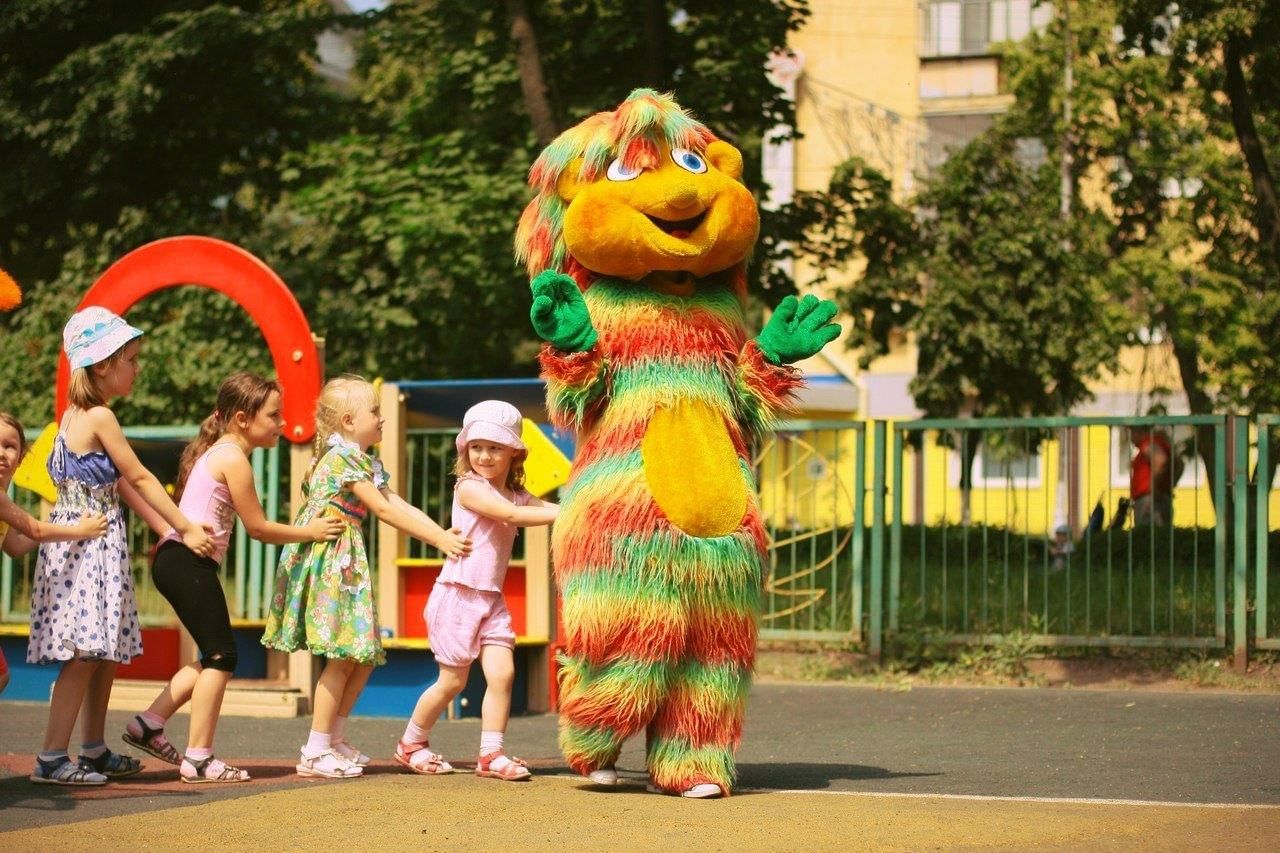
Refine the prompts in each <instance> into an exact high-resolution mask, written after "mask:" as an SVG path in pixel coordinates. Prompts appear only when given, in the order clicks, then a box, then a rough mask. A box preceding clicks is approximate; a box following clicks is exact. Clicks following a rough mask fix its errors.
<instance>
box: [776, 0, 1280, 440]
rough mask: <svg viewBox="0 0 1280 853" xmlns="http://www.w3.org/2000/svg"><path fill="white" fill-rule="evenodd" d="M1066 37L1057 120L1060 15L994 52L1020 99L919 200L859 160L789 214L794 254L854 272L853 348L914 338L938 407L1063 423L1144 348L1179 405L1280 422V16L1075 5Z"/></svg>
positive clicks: (925, 387) (1269, 8) (1205, 1)
mask: <svg viewBox="0 0 1280 853" xmlns="http://www.w3.org/2000/svg"><path fill="white" fill-rule="evenodd" d="M1071 38H1072V42H1073V54H1074V62H1073V76H1074V81H1075V85H1074V89H1073V91H1072V95H1071V97H1072V103H1073V108H1074V109H1073V115H1074V118H1073V120H1072V122H1071V125H1070V126H1069V127H1068V126H1065V125H1064V122H1063V110H1062V105H1063V91H1064V90H1063V82H1062V81H1063V74H1062V57H1063V55H1064V30H1063V27H1062V19H1061V16H1059V17H1058V18H1056V19H1055V22H1054V23H1053V24H1051V25H1050V26H1049V27H1048V28H1046V29H1045V30H1044V31H1043V32H1039V33H1035V34H1032V35H1031V36H1030V37H1029V38H1027V39H1026V40H1024V41H1023V42H1021V43H1019V44H1017V45H1010V46H1006V48H1005V50H1004V52H1003V58H1002V75H1003V77H1004V80H1005V85H1006V87H1007V89H1008V91H1009V92H1010V93H1011V94H1013V95H1014V98H1015V101H1014V104H1013V106H1012V107H1011V108H1010V110H1009V111H1008V113H1007V114H1005V115H1003V116H1002V117H1001V118H1000V119H999V120H998V121H997V122H996V123H995V125H994V126H993V127H992V128H991V129H990V130H989V131H988V132H986V133H985V134H983V135H982V136H980V137H979V138H977V139H975V140H974V141H973V142H972V143H970V144H969V145H968V146H967V147H965V148H963V149H962V150H959V151H956V152H953V156H952V158H951V159H950V160H949V161H948V162H947V164H946V165H945V166H943V167H942V168H941V169H940V170H939V171H937V172H936V173H935V174H933V175H930V176H928V177H927V179H926V180H925V181H924V184H923V187H924V188H923V189H922V190H921V192H920V193H919V194H918V196H917V197H915V198H913V199H908V200H905V201H904V202H903V203H902V204H901V205H898V204H895V203H894V201H893V199H892V196H891V194H890V193H889V188H888V186H887V184H884V182H883V179H882V178H880V177H879V176H877V175H875V174H874V173H872V172H871V171H870V170H868V169H867V168H866V167H865V166H863V165H862V164H860V163H856V162H855V163H850V164H846V166H845V167H844V168H842V169H841V170H839V171H838V172H837V174H836V176H835V178H834V179H833V181H832V184H831V187H830V188H829V192H828V193H826V194H822V195H819V196H809V197H806V198H804V199H802V204H801V206H800V210H799V211H798V217H797V218H796V219H795V220H794V221H793V224H794V225H795V226H796V227H797V228H799V229H801V230H802V231H803V232H804V233H805V238H804V240H803V247H804V248H805V249H806V250H811V251H813V252H815V253H816V256H817V257H818V258H819V259H820V260H822V261H823V262H825V263H827V264H829V265H831V266H832V268H844V269H848V268H849V264H850V263H853V262H857V263H863V264H865V266H866V274H865V275H864V276H862V277H861V278H858V279H857V280H856V282H854V283H853V284H852V285H851V286H849V287H848V288H847V289H846V292H845V296H844V300H845V304H846V306H847V307H848V308H849V309H850V311H852V312H854V332H853V334H852V335H851V336H850V338H849V342H850V344H851V345H853V346H857V347H862V348H863V352H864V354H865V356H864V361H865V360H870V359H871V358H874V357H876V356H878V355H880V354H882V353H883V352H884V351H885V348H886V347H887V346H888V345H889V344H890V342H891V341H894V340H896V339H897V338H896V336H901V335H904V334H914V335H915V336H916V338H917V340H918V342H919V344H920V357H919V358H920V361H919V374H918V376H917V378H916V380H915V383H914V384H913V386H912V390H913V392H914V393H915V395H916V399H917V401H918V403H919V405H920V406H921V408H922V409H924V410H925V411H926V412H928V413H930V414H938V415H941V414H948V415H953V414H959V413H962V412H965V411H972V412H973V413H975V414H1032V413H1034V414H1053V413H1061V412H1065V411H1067V410H1069V408H1070V407H1071V406H1072V405H1073V404H1075V403H1077V402H1079V401H1080V400H1082V399H1084V397H1085V396H1087V393H1088V392H1087V386H1088V382H1089V381H1090V380H1091V379H1092V378H1094V377H1095V376H1096V375H1097V372H1098V370H1099V369H1100V368H1102V367H1104V366H1106V365H1107V364H1108V362H1109V361H1110V360H1111V358H1112V356H1113V354H1114V353H1116V352H1117V351H1118V350H1119V348H1120V347H1122V346H1123V345H1125V344H1128V343H1142V342H1145V341H1147V340H1150V339H1152V338H1154V339H1156V340H1161V339H1163V340H1167V341H1168V342H1169V343H1170V345H1171V346H1172V349H1173V353H1174V355H1175V357H1176V360H1177V363H1178V365H1179V367H1180V370H1181V375H1182V383H1183V388H1184V390H1185V392H1186V395H1187V398H1188V401H1189V404H1190V407H1191V411H1192V412H1195V413H1207V412H1218V411H1227V410H1243V411H1255V412H1257V411H1276V410H1277V406H1280V356H1278V355H1277V352H1276V350H1275V348H1274V347H1273V346H1271V343H1272V342H1273V341H1275V340H1276V339H1277V333H1278V332H1280V297H1278V293H1277V289H1276V286H1275V281H1276V269H1277V246H1280V243H1278V242H1277V240H1276V239H1275V238H1274V235H1275V234H1276V223H1277V222H1280V215H1278V214H1277V211H1276V205H1275V201H1274V198H1275V191H1274V189H1273V188H1272V181H1271V175H1272V171H1273V164H1274V163H1275V162H1276V156H1277V153H1278V152H1280V147H1278V144H1280V83H1278V82H1277V81H1278V80H1280V75H1278V74H1277V73H1276V72H1277V71H1280V8H1278V7H1277V5H1276V4H1274V3H1268V2H1265V0H1247V2H1234V0H1187V1H1186V2H1177V3H1169V2H1168V0H1106V2H1098V3H1078V2H1076V3H1072V8H1071ZM1064 140H1065V142H1066V147H1067V149H1068V151H1069V152H1070V155H1071V180H1072V182H1073V185H1074V187H1075V193H1074V196H1075V204H1074V206H1073V208H1072V211H1071V217H1070V221H1069V222H1067V223H1064V222H1062V221H1060V220H1059V219H1058V217H1057V215H1056V209H1057V205H1058V202H1059V185H1058V180H1057V169H1058V162H1059V155H1058V152H1060V151H1061V150H1062V147H1063V143H1064ZM1037 149H1038V150H1039V151H1040V152H1043V154H1044V155H1047V157H1046V159H1044V161H1043V162H1041V163H1040V164H1039V165H1029V163H1032V164H1034V163H1035V161H1036V160H1037V159H1038V158H1036V157H1030V158H1028V157H1027V156H1026V155H1027V154H1028V153H1033V152H1034V151H1035V150H1037ZM908 210H911V211H917V212H918V215H916V216H912V215H909V214H908V212H907V211H908ZM1063 247H1069V248H1067V249H1066V250H1064V248H1063ZM1206 446H1208V445H1207V444H1206Z"/></svg>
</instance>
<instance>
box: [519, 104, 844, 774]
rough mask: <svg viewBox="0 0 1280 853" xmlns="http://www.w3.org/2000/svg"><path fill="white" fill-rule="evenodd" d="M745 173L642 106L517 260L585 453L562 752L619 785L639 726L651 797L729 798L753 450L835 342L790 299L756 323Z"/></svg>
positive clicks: (738, 714) (556, 196) (615, 115)
mask: <svg viewBox="0 0 1280 853" xmlns="http://www.w3.org/2000/svg"><path fill="white" fill-rule="evenodd" d="M741 179H742V155H741V154H740V153H739V152H738V150H737V149H736V148H734V147H733V146H732V145H730V144H728V143H727V142H723V141H721V140H718V139H717V138H716V137H715V136H714V135H713V134H712V133H711V131H709V130H708V129H707V128H706V127H704V126H703V125H702V124H700V123H699V122H697V121H696V120H694V119H693V118H691V117H690V116H689V115H688V114H686V113H685V112H684V111H683V110H682V109H681V108H680V107H679V105H677V104H676V103H675V101H674V100H673V99H672V98H671V97H670V96H669V95H662V94H659V93H657V92H654V91H652V90H648V89H637V90H636V91H634V92H632V93H631V95H630V96H629V97H628V98H627V99H626V101H624V102H623V103H622V104H621V105H620V106H619V107H618V108H617V109H616V110H614V111H612V112H602V113H597V114H596V115H593V116H591V117H590V118H588V119H586V120H584V121H583V122H582V123H581V124H579V125H577V126H576V127H573V128H570V129H569V130H567V131H565V132H564V133H562V134H561V135H560V136H559V137H558V138H557V139H556V140H555V141H554V142H552V143H551V144H550V145H549V146H547V148H546V150H545V151H543V152H542V154H541V155H540V156H539V157H538V159H537V161H536V162H535V163H534V165H533V168H532V170H531V171H530V176H529V183H530V185H531V186H532V187H534V189H535V190H536V191H537V197H536V198H534V199H533V201H532V202H530V203H529V206H528V207H527V208H526V209H525V211H524V214H523V216H522V217H521V219H520V225H519V228H518V230H517V233H516V255H517V257H518V258H519V259H520V260H521V261H523V262H524V263H525V264H526V265H527V267H528V269H529V273H530V275H531V276H533V277H534V278H533V285H532V288H533V308H532V311H531V314H530V316H531V319H532V321H533V326H534V328H535V330H536V331H537V333H538V335H539V336H540V337H541V338H543V339H544V340H545V341H547V345H546V346H545V347H544V348H543V351H542V354H541V363H542V369H543V376H544V378H545V379H546V380H547V408H548V410H549V413H550V416H551V420H552V423H553V424H554V425H555V426H556V427H557V428H558V429H562V430H574V431H576V432H577V435H578V450H577V456H576V459H575V461H574V468H573V473H572V475H571V476H570V479H569V482H568V483H567V484H566V486H565V487H564V490H563V492H562V504H561V514H560V518H559V520H558V521H557V523H556V526H555V532H554V534H553V540H552V550H553V557H554V561H555V571H556V580H557V583H558V584H559V588H560V591H561V593H562V594H563V605H564V606H563V621H562V627H563V633H564V641H565V646H564V655H563V657H562V658H561V664H562V667H561V672H560V713H561V728H560V747H561V749H562V751H563V752H564V755H565V757H566V758H567V759H568V761H569V763H570V765H572V767H573V768H574V769H575V770H576V771H578V772H579V773H582V774H585V775H588V776H589V777H590V778H591V779H592V781H594V782H596V783H597V784H602V785H612V784H616V783H617V780H618V776H617V772H616V770H615V769H614V762H615V761H616V760H617V758H618V753H619V751H620V750H621V748H622V744H623V742H624V741H625V740H626V739H627V738H628V737H630V736H631V735H633V734H636V733H637V732H639V731H641V730H642V729H647V733H648V769H649V776H650V779H651V782H652V786H651V787H653V788H656V789H658V790H661V791H663V792H665V793H670V794H682V795H684V796H689V797H716V796H724V795H727V794H728V793H729V791H730V788H731V787H732V785H733V782H734V775H735V773H734V752H735V750H736V748H737V746H738V742H739V740H740V738H741V733H742V719H743V715H744V711H745V701H746V697H747V692H748V689H749V688H750V684H751V670H752V664H753V662H754V658H755V643H756V628H757V622H758V619H759V609H760V593H761V585H762V582H763V570H764V560H763V557H764V554H765V547H766V536H765V531H764V526H763V524H762V523H761V519H760V512H759V508H758V506H757V500H756V496H755V482H754V475H753V472H752V464H751V457H750V452H749V447H750V446H751V444H752V442H753V441H754V440H755V439H757V438H759V437H760V436H761V435H762V434H763V433H764V432H765V431H766V430H767V429H768V428H769V425H770V422H771V418H772V417H773V415H774V413H775V412H777V411H778V410H779V409H781V408H783V407H784V406H785V405H786V404H787V402H788V399H789V398H790V396H791V395H792V394H793V393H794V392H795V391H796V390H797V388H798V387H799V386H800V384H801V381H802V380H801V377H800V374H799V371H797V370H796V369H795V368H792V367H789V366H787V365H788V364H789V363H791V362H793V361H797V360H799V359H802V358H807V357H809V356H811V355H814V354H815V353H817V352H818V351H819V350H820V349H821V348H822V346H823V345H824V344H826V343H827V342H829V341H831V340H833V339H834V338H835V337H836V336H837V335H838V334H839V327H838V326H836V325H835V324H833V323H832V322H831V320H832V318H833V317H834V315H835V312H836V308H835V305H834V304H832V303H830V302H825V301H821V300H818V299H816V298H815V297H813V296H806V297H805V298H804V300H796V298H795V297H788V298H787V299H786V300H784V301H783V303H782V304H781V305H780V306H779V307H778V309H777V311H776V312H775V313H774V314H773V316H772V318H771V319H770V320H769V322H768V324H767V325H766V327H765V329H764V331H762V332H761V333H760V336H759V337H757V338H756V339H754V340H749V339H748V337H747V332H746V329H745V327H744V316H743V309H744V299H745V295H746V293H745V286H746V259H747V257H748V255H749V254H750V252H751V248H752V245H753V244H754V243H755V240H756V234H757V232H758V230H759V216H758V213H757V211H756V204H755V200H754V198H753V197H752V195H751V193H750V192H749V191H748V190H747V189H746V187H744V186H743V185H742V183H741Z"/></svg>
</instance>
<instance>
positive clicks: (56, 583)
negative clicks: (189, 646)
mask: <svg viewBox="0 0 1280 853" xmlns="http://www.w3.org/2000/svg"><path fill="white" fill-rule="evenodd" d="M141 335H142V330H141V329H135V328H134V327H133V326H130V325H129V324H128V323H126V322H125V321H124V320H123V319H121V318H120V317H118V316H116V315H115V314H114V313H112V312H111V311H108V310H107V309H106V308H100V307H97V306H94V307H91V308H85V309H84V310H82V311H79V312H77V313H76V314H75V315H74V316H72V318H71V319H70V320H69V321H68V322H67V325H66V328H65V329H64V330H63V332H62V342H63V348H64V349H65V351H66V354H67V360H68V362H69V363H70V366H71V384H70V388H69V390H68V393H67V402H68V404H69V405H68V407H67V411H66V413H65V414H64V415H63V417H62V422H61V424H59V428H58V434H57V437H56V438H55V439H54V444H53V451H52V453H51V454H50V456H49V463H48V465H49V474H50V476H52V478H53V482H54V484H55V485H56V486H57V487H58V500H57V503H55V504H54V507H53V512H52V514H51V515H50V518H49V520H50V521H52V522H54V523H55V524H67V523H74V522H75V521H76V520H78V519H79V518H80V516H81V514H83V513H85V512H95V513H102V514H103V515H105V516H106V517H107V533H106V535H105V536H103V537H102V538H100V539H91V540H83V541H74V542H54V543H46V544H44V545H41V546H40V557H39V559H38V561H37V562H36V569H35V575H34V577H33V578H32V590H31V634H30V640H29V642H28V644H27V662H28V663H41V664H52V663H57V664H61V666H62V670H61V671H60V672H59V673H58V678H57V680H56V681H55V682H54V685H53V697H52V699H51V700H50V703H49V723H48V726H47V728H46V729H45V735H44V745H43V747H42V749H41V751H40V754H39V756H38V757H37V758H36V767H35V770H34V771H33V772H32V774H31V781H33V782H38V783H42V784H51V785H102V784H105V783H106V782H107V780H108V779H111V778H116V777H120V776H131V775H133V774H134V773H137V772H138V771H139V770H141V769H142V764H141V762H139V761H138V760H137V759H136V758H131V757H129V756H126V755H119V754H117V753H114V752H112V751H111V750H109V749H107V745H106V743H105V742H104V740H103V726H104V725H105V723H106V716H107V700H108V699H109V698H110V696H111V684H112V682H113V681H114V680H115V675H116V667H117V666H119V665H120V664H122V663H128V662H129V661H130V659H131V658H133V657H134V656H135V655H140V654H142V636H141V630H140V628H139V625H138V606H137V603H136V601H135V599H134V594H133V569H132V566H131V564H130V561H129V544H128V540H127V538H126V536H125V519H124V515H123V514H122V513H121V512H120V502H119V497H120V496H123V497H124V498H125V500H126V501H127V502H128V503H129V505H130V506H131V507H133V508H134V509H135V510H137V511H138V512H139V513H140V514H142V515H144V516H145V517H149V518H154V516H155V515H157V514H158V515H159V516H160V517H161V518H163V519H164V522H166V523H167V524H168V525H169V526H171V527H173V529H174V530H175V531H177V533H178V535H179V536H181V537H182V541H183V543H184V544H186V545H187V547H189V548H190V549H191V550H193V551H195V552H196V553H199V554H203V555H206V556H207V555H208V554H210V553H212V551H213V542H212V540H211V539H210V538H209V534H208V533H207V532H206V531H205V529H204V528H203V527H202V526H200V525H198V524H195V523H194V522H192V521H190V520H189V519H188V518H187V517H186V516H184V515H183V514H182V513H181V512H179V511H178V507H177V506H176V505H175V504H174V502H173V500H172V499H171V498H170V497H169V494H168V493H167V492H166V491H165V490H164V486H162V485H161V484H160V481H159V480H157V479H156V477H155V475H154V474H152V473H151V472H150V471H148V470H147V469H146V468H145V467H143V465H142V463H141V462H139V461H138V457H137V456H136V455H135V454H134V452H133V449H132V448H131V447H130V446H129V442H128V440H127V439H126V438H125V437H124V432H123V431H122V430H121V429H120V424H119V422H118V421H117V420H116V416H115V415H114V414H113V413H112V411H111V409H110V408H109V407H108V403H110V401H111V399H112V398H114V397H124V396H126V395H128V393H129V392H130V391H131V390H133V380H134V379H135V378H136V377H137V375H138V349H139V344H140V342H139V340H138V338H139V337H140V336H141ZM82 706H83V712H84V713H83V715H82V716H81V723H80V740H81V743H80V752H79V755H78V758H79V761H78V762H74V763H73V762H72V761H71V759H70V757H69V756H68V755H67V747H68V746H69V745H70V741H71V730H72V728H74V726H75V723H76V717H77V716H78V715H80V714H81V708H82Z"/></svg>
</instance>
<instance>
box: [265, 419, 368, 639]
mask: <svg viewBox="0 0 1280 853" xmlns="http://www.w3.org/2000/svg"><path fill="white" fill-rule="evenodd" d="M363 480H368V481H370V482H372V483H373V484H374V485H375V486H377V487H378V488H379V489H381V488H382V487H384V486H385V485H386V484H387V477H386V474H384V473H383V471H382V465H381V464H380V463H379V462H378V460H376V459H374V458H373V457H372V456H370V455H369V454H367V453H365V452H363V451H362V450H360V448H359V447H357V446H356V445H354V444H352V443H350V442H347V441H345V440H344V439H342V438H341V437H340V436H337V435H334V436H330V438H329V450H328V451H327V452H326V453H325V455H324V456H323V457H321V459H320V461H319V462H318V463H316V467H315V470H314V471H313V472H312V473H311V477H310V478H308V480H307V482H306V484H305V486H304V487H303V491H304V493H305V494H306V498H307V502H306V504H304V505H303V507H302V511H301V512H299V513H298V517H297V518H296V519H295V520H294V524H297V525H302V524H307V523H309V522H310V521H311V520H312V519H314V518H316V517H317V516H319V515H330V516H334V517H337V518H341V519H343V520H344V521H346V522H347V527H346V529H345V530H343V531H342V535H340V536H339V537H338V538H337V539H336V540H334V541H333V542H302V543H292V544H289V545H286V546H285V548H284V551H283V552H282V553H281V554H280V565H279V567H278V568H277V570H276V589H275V594H274V595H272V597H271V612H270V613H269V614H268V615H267V630H266V632H265V633H264V634H263V635H262V645H264V646H266V647H267V648H269V649H276V650H278V651H282V652H293V651H297V650H299V649H308V650H310V651H311V653H312V654H317V655H324V656H325V657H327V658H342V659H345V660H353V661H356V662H357V663H362V664H381V663H384V662H385V661H386V654H385V653H384V652H383V650H382V640H381V638H380V636H379V634H378V611H377V608H376V607H375V606H374V603H373V579H372V573H371V572H370V570H369V555H368V553H367V552H366V551H365V547H364V535H363V534H362V533H361V530H360V526H361V524H362V523H363V522H364V520H365V517H366V516H367V515H368V510H367V509H366V508H365V506H364V504H362V503H361V502H360V501H359V499H357V498H356V496H355V495H354V494H352V493H351V489H350V487H351V485H352V484H353V483H358V482H361V481H363Z"/></svg>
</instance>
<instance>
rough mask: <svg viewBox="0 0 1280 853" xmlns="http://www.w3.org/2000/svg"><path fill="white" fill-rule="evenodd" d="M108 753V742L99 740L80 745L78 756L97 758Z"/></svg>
mask: <svg viewBox="0 0 1280 853" xmlns="http://www.w3.org/2000/svg"><path fill="white" fill-rule="evenodd" d="M106 751H107V744H106V742H105V741H100V740H99V741H95V742H93V743H82V744H80V752H79V753H77V754H78V755H83V756H84V757H85V758H97V757H98V756H100V755H102V754H103V753H105V752H106Z"/></svg>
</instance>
